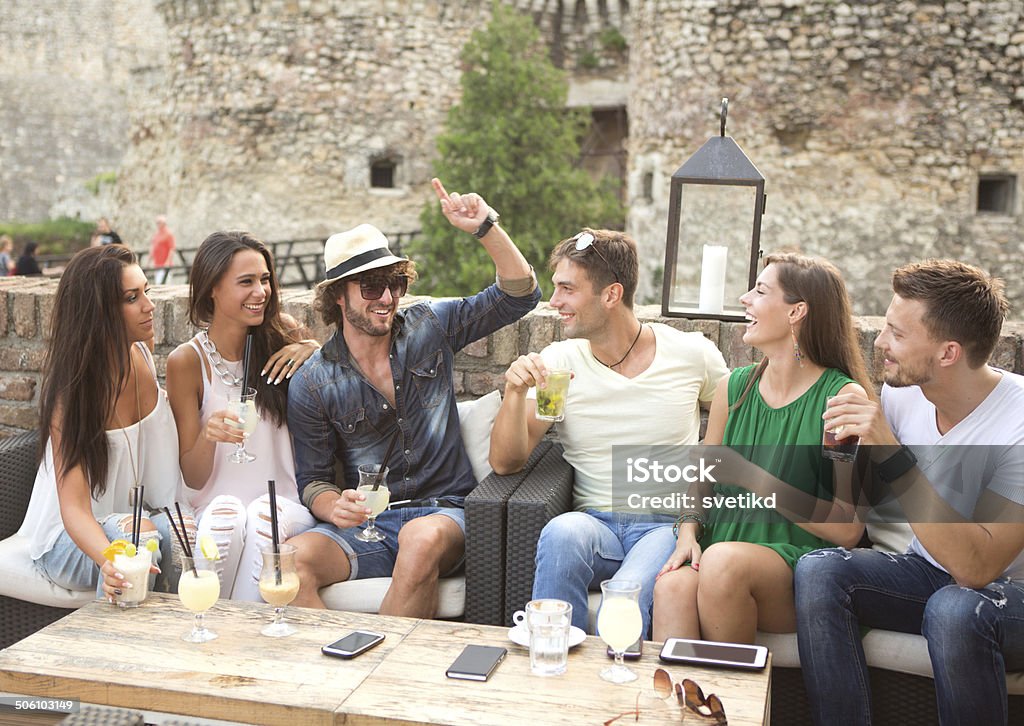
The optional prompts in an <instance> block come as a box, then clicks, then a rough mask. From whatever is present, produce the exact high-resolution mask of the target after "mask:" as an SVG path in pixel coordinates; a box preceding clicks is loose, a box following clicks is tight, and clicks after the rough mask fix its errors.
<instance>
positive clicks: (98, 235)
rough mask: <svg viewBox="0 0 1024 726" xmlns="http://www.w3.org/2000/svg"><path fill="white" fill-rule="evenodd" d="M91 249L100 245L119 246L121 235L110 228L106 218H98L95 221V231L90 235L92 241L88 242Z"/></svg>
mask: <svg viewBox="0 0 1024 726" xmlns="http://www.w3.org/2000/svg"><path fill="white" fill-rule="evenodd" d="M89 244H90V245H92V246H93V247H100V246H102V245H120V244H124V243H123V242H122V241H121V235H119V234H118V233H117V232H115V231H114V230H113V229H111V227H110V221H109V220H108V219H107V218H106V217H100V218H99V219H98V220H97V221H96V231H94V232H93V233H92V240H91V241H90V242H89Z"/></svg>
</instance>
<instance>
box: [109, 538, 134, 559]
mask: <svg viewBox="0 0 1024 726" xmlns="http://www.w3.org/2000/svg"><path fill="white" fill-rule="evenodd" d="M128 545H129V542H128V541H127V540H123V539H115V540H114V541H113V542H111V543H110V544H108V545H107V546H106V547H105V548H104V549H103V556H104V557H105V558H106V559H108V560H110V561H111V562H113V561H114V558H115V557H117V556H118V555H123V554H124V553H125V549H126V548H127V547H128Z"/></svg>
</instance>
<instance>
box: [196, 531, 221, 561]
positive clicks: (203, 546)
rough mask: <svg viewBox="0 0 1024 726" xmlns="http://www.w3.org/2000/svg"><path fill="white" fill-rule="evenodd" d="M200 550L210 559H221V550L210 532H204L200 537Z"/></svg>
mask: <svg viewBox="0 0 1024 726" xmlns="http://www.w3.org/2000/svg"><path fill="white" fill-rule="evenodd" d="M199 551H200V552H202V553H203V557H205V558H206V559H208V560H219V559H220V550H218V549H217V543H216V542H214V541H213V537H211V536H210V535H208V534H204V535H203V536H202V537H200V538H199Z"/></svg>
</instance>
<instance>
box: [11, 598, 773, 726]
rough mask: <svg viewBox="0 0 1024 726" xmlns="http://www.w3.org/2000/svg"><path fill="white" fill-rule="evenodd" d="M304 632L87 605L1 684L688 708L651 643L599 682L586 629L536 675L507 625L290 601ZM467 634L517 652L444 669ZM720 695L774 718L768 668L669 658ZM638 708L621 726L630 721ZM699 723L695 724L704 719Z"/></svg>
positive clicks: (122, 695) (16, 648)
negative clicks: (661, 671) (207, 636)
mask: <svg viewBox="0 0 1024 726" xmlns="http://www.w3.org/2000/svg"><path fill="white" fill-rule="evenodd" d="M287 617H288V619H289V620H290V621H291V622H293V623H294V624H295V625H296V626H297V627H298V628H299V632H298V633H296V634H295V635H292V636H290V637H287V638H278V639H274V638H265V637H262V636H260V634H259V628H260V627H261V626H262V625H263V624H264V623H266V622H267V621H268V620H269V618H270V608H269V607H267V606H266V605H259V604H255V603H240V602H230V601H227V600H221V601H219V602H218V603H217V605H215V606H214V607H213V609H211V610H210V611H209V613H208V614H207V616H206V621H207V626H208V627H210V628H211V629H212V630H214V631H215V632H217V633H218V634H219V635H220V637H219V638H217V639H216V640H213V641H211V642H209V643H203V644H201V645H196V644H191V643H186V642H184V641H182V640H181V639H180V636H181V635H182V633H184V632H185V631H186V630H188V628H189V627H190V622H191V614H190V613H189V612H188V611H186V610H185V609H184V608H183V607H182V606H181V604H180V603H179V602H178V600H177V597H175V596H168V595H159V594H157V595H151V596H150V598H149V600H147V602H146V603H145V604H144V605H143V606H142V607H140V608H137V609H135V610H125V611H122V610H117V609H115V608H112V607H111V606H109V605H107V604H106V603H101V602H96V603H92V604H90V605H88V606H86V607H84V608H82V609H80V610H78V611H77V612H75V613H73V614H72V615H69V616H68V617H66V618H64V619H62V620H59V621H57V622H56V623H54V624H52V625H50V626H48V627H47V628H44V629H43V630H41V631H39V632H38V633H36V634H34V635H32V636H30V637H28V638H26V639H25V640H23V641H21V642H20V643H16V644H15V645H13V646H11V647H10V648H7V649H6V650H4V651H0V691H5V692H8V693H17V694H29V695H37V696H48V697H64V698H78V699H81V700H82V701H83V702H87V703H95V704H102V705H109V706H119V707H124V708H132V709H137V710H145V711H150V712H164V713H173V714H181V715H182V716H186V717H202V718H210V719H220V720H226V721H237V722H242V723H258V724H282V725H284V726H300V725H302V726H304V725H305V724H379V723H473V724H501V725H502V726H504V725H505V724H509V723H516V722H522V723H531V724H542V723H554V724H557V723H565V724H588V723H592V724H600V723H603V722H605V721H606V720H608V719H610V718H612V717H614V716H617V715H619V714H621V713H624V712H627V711H633V710H634V709H635V708H636V705H637V702H638V696H639V708H640V718H639V721H640V723H648V724H649V723H665V722H668V721H671V722H676V723H678V722H679V708H678V706H676V705H675V704H674V703H666V702H663V701H661V700H660V699H657V698H656V697H655V696H654V695H653V691H652V690H651V680H652V674H653V673H654V670H655V669H656V668H657V667H658V666H659V662H658V658H657V652H658V648H657V646H656V645H655V644H651V643H648V644H646V646H645V655H644V657H643V658H642V659H641V660H640V661H638V662H634V663H633V664H631V667H633V668H634V670H636V671H637V672H638V673H639V674H640V679H639V680H638V681H636V682H634V683H631V684H626V685H621V686H616V685H611V684H607V683H605V682H604V681H602V680H600V679H599V678H598V675H597V673H598V671H599V670H600V669H601V668H603V667H604V666H606V665H607V664H608V663H609V660H608V658H607V656H606V655H605V646H604V644H603V643H602V642H601V641H600V640H598V639H597V638H588V639H587V640H586V641H585V642H584V643H583V644H582V645H580V646H578V647H577V648H574V649H573V650H571V651H570V653H569V668H568V672H567V673H566V674H565V675H563V676H560V677H555V678H540V677H536V676H531V675H530V672H529V671H530V662H529V653H528V651H527V649H526V648H523V647H521V646H518V645H515V644H514V643H512V642H511V641H509V640H508V638H507V632H508V631H507V629H505V628H496V627H491V626H486V625H473V624H469V623H453V622H445V621H434V620H415V619H411V618H394V617H383V616H378V615H364V614H360V613H346V612H337V611H317V610H306V609H302V608H289V609H288V611H287ZM356 628H362V629H367V630H377V631H380V632H383V633H385V634H386V636H387V637H386V639H385V640H384V642H383V643H381V644H380V645H379V646H377V647H376V648H374V649H372V650H370V651H368V652H366V653H364V654H363V655H361V656H359V657H358V658H354V659H352V660H340V659H337V658H328V657H325V656H323V655H321V654H320V646H321V645H323V644H324V643H327V642H330V641H332V640H335V639H337V638H338V637H340V636H341V635H343V634H344V633H346V632H347V631H349V630H352V629H356ZM468 643H478V644H482V645H501V646H504V647H507V648H508V650H509V655H508V657H507V658H506V659H505V662H504V663H502V664H501V666H499V668H498V670H497V671H496V672H495V674H494V675H493V676H492V677H491V679H490V680H489V681H487V682H486V683H479V682H473V681H456V680H452V679H449V678H446V677H445V675H444V673H445V670H446V668H447V667H448V666H449V665H450V664H451V662H452V661H453V660H455V658H456V657H457V656H458V654H459V653H460V652H461V651H462V648H463V647H464V646H465V645H466V644H468ZM668 670H669V672H670V673H671V674H672V676H673V678H675V679H676V680H680V679H682V678H683V677H689V678H692V679H694V680H696V681H697V682H698V683H700V684H701V685H702V687H703V688H704V692H705V693H710V692H714V693H717V694H718V696H719V697H720V698H721V699H722V703H723V705H724V707H725V711H726V714H727V715H728V717H729V723H730V724H731V725H732V726H742V725H744V724H763V723H767V719H768V691H769V686H770V678H771V669H770V666H769V668H766V669H765V670H763V671H755V672H744V671H726V670H708V669H703V668H691V667H686V668H683V667H679V666H671V667H669V668H668ZM635 718H636V716H634V714H632V713H630V714H628V716H624V717H623V718H621V719H620V720H619V721H616V724H620V725H621V726H625V724H627V723H635V722H636V721H635ZM688 720H693V721H694V722H695V723H697V722H699V720H697V719H692V717H691V719H688Z"/></svg>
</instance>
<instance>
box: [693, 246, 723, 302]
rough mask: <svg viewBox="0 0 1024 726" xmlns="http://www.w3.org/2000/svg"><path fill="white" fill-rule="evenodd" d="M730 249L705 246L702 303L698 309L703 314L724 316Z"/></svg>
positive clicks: (701, 280)
mask: <svg viewBox="0 0 1024 726" xmlns="http://www.w3.org/2000/svg"><path fill="white" fill-rule="evenodd" d="M728 252H729V248H728V247H721V246H718V245H704V257H703V259H702V260H701V263H700V302H699V303H698V305H697V309H698V310H699V311H700V312H702V313H712V314H715V315H721V314H722V308H723V306H724V305H725V257H726V254H727V253H728Z"/></svg>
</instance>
